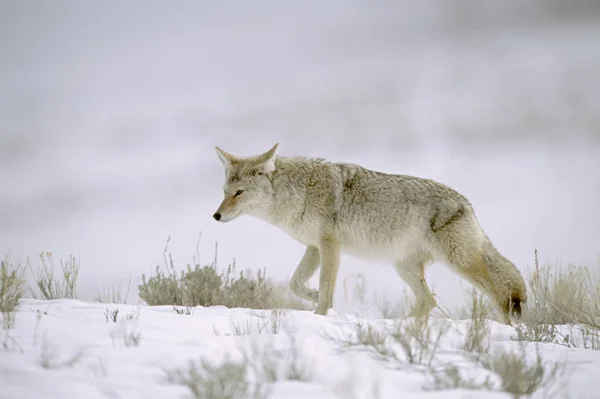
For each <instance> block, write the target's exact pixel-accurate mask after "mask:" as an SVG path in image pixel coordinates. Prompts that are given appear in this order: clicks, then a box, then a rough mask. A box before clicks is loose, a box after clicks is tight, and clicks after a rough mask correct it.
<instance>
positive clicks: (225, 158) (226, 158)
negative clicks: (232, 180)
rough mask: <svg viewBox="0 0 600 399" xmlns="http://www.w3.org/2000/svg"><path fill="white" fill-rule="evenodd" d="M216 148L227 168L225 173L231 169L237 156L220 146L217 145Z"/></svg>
mask: <svg viewBox="0 0 600 399" xmlns="http://www.w3.org/2000/svg"><path fill="white" fill-rule="evenodd" d="M215 150H217V155H218V156H219V159H220V160H221V163H222V164H223V167H224V168H225V173H227V171H229V169H230V168H231V164H232V163H233V162H234V161H235V157H234V156H233V155H231V154H229V153H228V152H225V151H223V150H222V149H220V148H219V147H215Z"/></svg>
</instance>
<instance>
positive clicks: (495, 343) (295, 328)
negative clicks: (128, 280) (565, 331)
mask: <svg viewBox="0 0 600 399" xmlns="http://www.w3.org/2000/svg"><path fill="white" fill-rule="evenodd" d="M107 309H108V310H109V311H112V310H114V309H119V313H118V316H117V322H113V321H112V320H108V321H107V318H106V316H105V312H106V310H107ZM265 312H266V311H265ZM271 319H272V317H271ZM271 319H270V317H269V314H268V313H264V312H263V311H255V310H249V309H227V308H223V307H209V308H203V307H197V308H195V309H194V311H193V313H192V314H191V315H179V314H176V313H175V312H174V310H173V308H172V307H169V306H166V307H144V306H142V307H138V306H133V305H111V304H98V303H87V302H82V301H77V300H54V301H39V300H26V301H25V302H24V303H23V305H22V307H21V310H20V312H19V313H18V314H17V318H16V327H15V329H14V330H12V331H11V333H10V335H11V339H10V341H8V343H9V345H10V346H12V348H13V349H12V350H11V351H0V398H2V399H38V398H44V399H55V398H56V399H67V398H68V399H70V398H73V399H88V398H90V399H91V398H94V399H95V398H111V399H117V398H119V399H121V398H122V399H137V398H140V399H150V398H157V399H166V398H181V397H186V395H189V394H190V392H189V391H188V389H187V388H186V387H185V386H183V385H178V384H174V383H173V380H172V379H169V378H168V372H169V371H172V370H174V369H181V368H183V369H185V368H186V367H188V366H189V361H190V360H194V361H199V360H200V359H201V358H203V359H206V360H208V361H209V362H211V363H214V364H219V363H220V362H223V361H224V360H225V359H226V358H227V357H228V356H229V359H231V360H233V361H239V360H240V359H241V356H242V354H243V353H245V354H246V355H249V356H250V359H251V360H253V361H257V362H259V363H260V362H261V361H263V360H262V359H269V357H268V356H266V357H265V353H266V354H268V353H280V354H283V355H284V356H282V357H280V358H278V357H277V356H274V357H273V356H271V357H270V359H271V360H273V359H276V360H275V363H276V368H277V369H278V370H279V373H280V376H284V375H286V372H287V371H288V370H289V369H290V365H291V364H292V362H293V364H295V365H297V366H298V370H299V372H298V373H296V374H298V375H301V376H304V378H302V379H303V380H304V381H298V380H285V378H282V377H280V380H278V381H276V382H274V383H272V384H270V388H271V392H270V396H269V398H281V399H294V398H302V399H305V398H311V399H334V398H336V399H339V398H344V399H346V398H347V399H353V398H364V399H387V398H389V399H396V398H400V397H402V398H487V397H490V398H491V397H497V398H503V397H509V395H507V394H504V393H498V392H489V391H470V390H463V389H458V390H444V391H426V390H424V389H423V384H425V383H426V382H427V377H426V375H424V374H423V373H420V372H417V371H415V368H414V367H407V368H402V369H391V368H389V367H385V366H384V364H383V363H382V362H381V361H379V360H375V359H374V358H372V357H371V356H370V355H369V354H368V353H363V352H342V353H339V352H338V351H337V348H338V345H337V344H336V342H335V341H334V340H331V339H330V338H331V337H338V338H339V337H344V336H351V335H352V334H353V333H354V332H355V326H356V324H357V323H362V324H363V325H366V324H367V323H371V324H372V325H374V326H377V325H379V326H382V325H383V324H385V323H390V322H391V321H390V320H382V319H379V320H377V319H368V320H367V319H359V318H356V317H354V316H351V315H349V314H341V313H337V312H333V311H332V312H331V314H330V315H328V316H325V317H323V316H318V315H315V314H313V313H312V312H311V311H291V312H289V313H288V314H287V315H283V316H282V317H281V324H280V327H279V331H278V332H276V333H273V330H272V329H271V327H270V326H271V324H270V322H271ZM442 323H448V325H449V330H448V332H447V334H446V335H445V336H444V338H443V339H442V341H441V345H440V349H439V352H438V353H439V355H438V358H439V359H442V360H443V361H444V362H451V363H452V364H454V365H458V366H460V367H461V369H462V371H463V372H464V373H465V375H467V376H469V377H472V378H475V379H477V380H479V381H482V380H483V379H484V378H485V376H486V375H487V374H486V373H487V372H486V371H484V370H483V369H480V368H476V367H474V366H472V364H471V363H469V362H467V361H466V360H465V357H464V356H462V355H461V354H460V353H459V352H457V350H459V349H460V348H461V345H462V343H463V342H464V339H465V336H466V331H467V327H468V321H466V320H462V321H460V320H459V321H450V320H448V319H432V320H431V322H430V325H431V326H433V328H437V327H435V326H439V325H441V324H442ZM488 323H489V326H490V327H491V342H492V345H491V349H490V350H496V349H498V348H502V347H504V348H517V347H518V344H517V343H516V342H514V341H512V340H511V337H513V336H516V334H515V330H514V329H513V328H512V327H509V326H506V325H502V324H498V323H496V322H493V321H488ZM236 326H237V327H236ZM263 326H266V327H265V328H263ZM236 329H237V330H238V333H239V332H242V333H247V332H248V331H250V332H251V334H250V335H247V334H242V335H237V334H235V331H236ZM533 345H534V344H531V343H529V344H528V349H529V350H530V351H531V352H532V355H533V349H534V348H533ZM540 348H541V353H542V355H543V357H544V359H545V361H549V362H557V361H562V360H565V359H566V360H567V362H568V366H567V369H566V374H564V378H563V377H561V378H555V379H554V380H553V381H552V382H553V384H552V385H551V386H549V387H548V388H549V389H550V388H551V391H552V392H555V393H559V395H558V396H551V397H561V398H562V397H570V398H594V397H598V393H597V391H596V390H597V386H598V385H597V384H598V376H599V375H600V355H599V354H600V352H598V351H590V350H584V349H569V348H566V347H564V346H558V345H553V344H540ZM274 351H279V352H274ZM442 360H440V361H442ZM44 366H45V367H44ZM252 375H253V374H251V373H250V374H249V378H250V379H252V378H253V377H252ZM491 382H492V383H494V384H496V383H497V382H498V380H497V379H496V378H495V377H492V378H491ZM557 389H558V391H557ZM544 392H546V394H547V393H548V391H544ZM352 395H354V396H352ZM567 395H568V396H567ZM534 397H539V398H542V397H548V396H545V394H542V391H540V392H538V394H536V395H535V396H534Z"/></svg>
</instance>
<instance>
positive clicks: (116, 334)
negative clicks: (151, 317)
mask: <svg viewBox="0 0 600 399" xmlns="http://www.w3.org/2000/svg"><path fill="white" fill-rule="evenodd" d="M110 337H111V338H112V343H113V346H124V347H125V348H130V347H133V346H139V345H140V342H141V339H142V334H141V333H140V332H139V331H138V329H137V326H136V325H135V324H133V323H130V322H129V320H128V321H122V322H120V323H119V324H118V325H117V327H115V329H114V330H113V331H112V332H111V334H110Z"/></svg>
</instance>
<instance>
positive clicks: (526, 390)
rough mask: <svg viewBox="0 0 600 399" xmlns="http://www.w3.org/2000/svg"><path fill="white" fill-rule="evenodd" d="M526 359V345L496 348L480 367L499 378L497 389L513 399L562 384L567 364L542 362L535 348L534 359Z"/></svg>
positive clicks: (536, 347) (537, 348)
mask: <svg viewBox="0 0 600 399" xmlns="http://www.w3.org/2000/svg"><path fill="white" fill-rule="evenodd" d="M528 358H529V356H528V353H527V346H526V345H525V344H523V343H521V344H520V345H519V350H518V351H513V350H507V349H499V350H497V351H494V352H492V353H490V354H489V355H488V356H486V357H484V358H482V360H481V362H480V364H481V365H482V366H483V367H484V368H485V369H487V370H489V371H491V372H493V373H494V374H496V375H497V376H498V377H499V379H500V387H499V390H501V391H503V392H507V393H510V394H512V395H513V397H515V398H520V397H521V396H523V395H528V396H531V395H532V394H534V393H535V392H537V391H539V390H540V389H549V388H551V387H552V385H557V384H559V383H560V382H561V377H562V376H563V375H564V373H565V368H566V361H565V362H548V361H544V359H543V357H542V354H541V353H540V350H539V346H537V345H536V346H535V357H534V359H533V360H531V359H528Z"/></svg>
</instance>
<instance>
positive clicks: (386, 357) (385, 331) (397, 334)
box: [325, 317, 449, 372]
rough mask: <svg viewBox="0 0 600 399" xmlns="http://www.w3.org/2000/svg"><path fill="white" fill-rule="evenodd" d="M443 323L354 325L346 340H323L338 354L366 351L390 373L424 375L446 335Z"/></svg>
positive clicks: (421, 320)
mask: <svg viewBox="0 0 600 399" xmlns="http://www.w3.org/2000/svg"><path fill="white" fill-rule="evenodd" d="M448 328H449V324H448V323H446V322H445V321H441V320H440V321H439V322H438V323H431V322H430V319H429V318H428V317H423V318H410V319H405V320H400V321H396V322H394V323H393V324H391V325H387V326H381V327H378V326H375V325H372V324H368V323H364V324H363V323H356V324H355V326H354V331H353V333H352V334H350V335H349V336H342V337H339V336H337V337H334V336H332V335H325V338H327V339H329V340H330V341H332V342H334V343H335V345H336V347H337V348H338V350H340V351H345V350H359V351H366V352H368V353H370V354H371V355H373V357H374V358H375V359H377V360H380V361H382V362H383V363H384V364H386V365H387V366H389V367H391V368H393V369H410V370H417V371H423V372H425V371H427V369H428V368H430V367H431V366H432V364H433V361H434V359H435V357H436V354H437V352H438V350H439V347H440V343H441V341H442V338H443V337H444V335H445V334H446V333H447V332H448Z"/></svg>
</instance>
